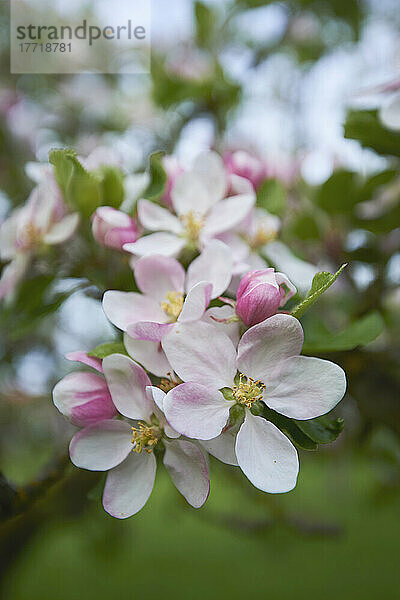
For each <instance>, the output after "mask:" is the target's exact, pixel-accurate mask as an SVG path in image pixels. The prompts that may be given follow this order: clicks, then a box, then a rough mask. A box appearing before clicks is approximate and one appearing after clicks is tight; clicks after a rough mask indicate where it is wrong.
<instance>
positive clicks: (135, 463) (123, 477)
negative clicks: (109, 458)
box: [103, 452, 157, 519]
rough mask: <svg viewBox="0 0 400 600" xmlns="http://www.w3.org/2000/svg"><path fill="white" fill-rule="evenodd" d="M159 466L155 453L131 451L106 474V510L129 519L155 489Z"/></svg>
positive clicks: (104, 500) (121, 517)
mask: <svg viewBox="0 0 400 600" xmlns="http://www.w3.org/2000/svg"><path fill="white" fill-rule="evenodd" d="M156 468H157V463H156V459H155V457H154V454H153V453H151V454H147V452H142V453H141V454H137V453H136V452H131V454H130V455H129V456H128V458H127V459H126V460H124V462H123V463H121V464H120V465H119V466H118V467H116V468H115V469H112V471H110V472H109V474H108V476H107V480H106V485H105V486H104V493H103V506H104V509H105V510H106V511H107V512H108V513H109V514H110V515H112V516H113V517H116V518H117V519H126V518H127V517H131V516H132V515H134V514H136V513H137V512H139V510H140V509H141V508H143V506H144V505H145V504H146V502H147V500H148V499H149V497H150V494H151V492H152V490H153V486H154V479H155V476H156Z"/></svg>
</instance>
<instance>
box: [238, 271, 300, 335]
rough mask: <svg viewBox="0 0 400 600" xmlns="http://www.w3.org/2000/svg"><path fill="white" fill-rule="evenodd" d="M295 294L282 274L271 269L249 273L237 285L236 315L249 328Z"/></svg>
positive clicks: (291, 285)
mask: <svg viewBox="0 0 400 600" xmlns="http://www.w3.org/2000/svg"><path fill="white" fill-rule="evenodd" d="M295 293H296V288H295V287H294V285H293V284H292V283H291V282H290V281H289V279H288V278H287V277H286V275H284V274H283V273H275V272H274V269H272V268H269V269H260V270H258V271H250V272H249V273H246V275H244V277H242V279H241V281H240V284H239V288H238V291H237V295H236V298H237V302H236V314H237V315H238V316H239V317H240V318H241V319H242V321H243V323H244V324H245V325H247V326H248V327H251V326H252V325H256V324H257V323H261V321H265V319H267V318H268V317H271V316H272V315H274V314H275V313H276V312H277V311H278V308H279V307H280V306H283V305H284V304H286V302H287V300H289V298H291V297H292V296H294V294H295Z"/></svg>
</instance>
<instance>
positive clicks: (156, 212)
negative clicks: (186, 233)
mask: <svg viewBox="0 0 400 600" xmlns="http://www.w3.org/2000/svg"><path fill="white" fill-rule="evenodd" d="M138 217H139V221H140V222H141V224H142V225H143V227H144V228H145V229H148V230H149V231H170V232H171V233H176V234H178V235H179V234H180V233H181V232H182V230H183V228H182V224H181V222H180V221H179V219H177V218H176V217H175V215H173V214H171V213H170V212H169V210H167V209H166V208H162V207H161V206H158V204H154V202H150V201H149V200H139V202H138Z"/></svg>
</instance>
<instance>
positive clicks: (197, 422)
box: [164, 383, 234, 440]
mask: <svg viewBox="0 0 400 600" xmlns="http://www.w3.org/2000/svg"><path fill="white" fill-rule="evenodd" d="M233 404H234V402H233V401H228V400H225V398H224V396H223V395H222V394H221V392H219V391H218V390H216V389H212V388H211V389H210V388H209V387H206V386H205V385H199V384H198V383H181V384H180V385H178V386H176V387H175V388H173V389H172V390H170V391H169V392H168V394H167V395H166V396H165V398H164V412H165V416H166V417H167V419H168V422H169V423H170V424H171V426H172V427H173V428H174V429H175V430H176V431H178V432H179V433H181V434H182V435H185V436H186V437H189V438H194V439H198V440H210V439H212V438H214V437H217V435H219V434H220V433H221V431H222V429H223V428H224V427H225V425H226V422H227V420H228V418H229V410H230V407H231V406H232V405H233Z"/></svg>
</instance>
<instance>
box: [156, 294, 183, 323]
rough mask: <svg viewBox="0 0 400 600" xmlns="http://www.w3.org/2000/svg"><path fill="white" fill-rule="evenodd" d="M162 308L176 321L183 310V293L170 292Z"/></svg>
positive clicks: (162, 303)
mask: <svg viewBox="0 0 400 600" xmlns="http://www.w3.org/2000/svg"><path fill="white" fill-rule="evenodd" d="M161 308H162V310H163V311H164V312H165V314H166V315H167V316H168V317H171V319H172V320H174V321H176V319H177V318H178V317H179V315H180V314H181V311H182V308H183V294H182V292H168V293H167V294H166V296H165V300H164V301H163V302H161Z"/></svg>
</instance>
